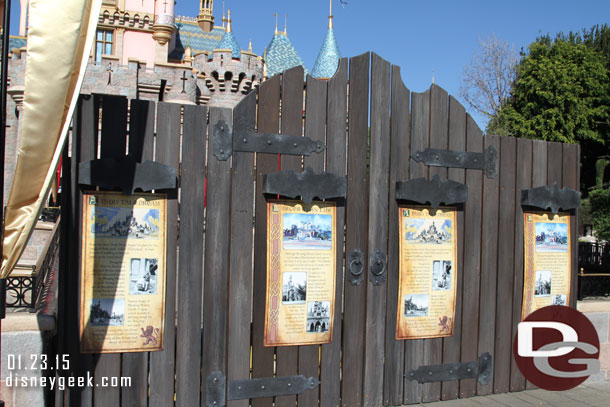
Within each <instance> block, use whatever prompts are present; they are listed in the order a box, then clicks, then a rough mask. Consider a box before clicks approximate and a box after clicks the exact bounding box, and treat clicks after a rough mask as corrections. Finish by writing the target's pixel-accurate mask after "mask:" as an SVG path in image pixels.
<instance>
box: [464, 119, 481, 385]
mask: <svg viewBox="0 0 610 407" xmlns="http://www.w3.org/2000/svg"><path fill="white" fill-rule="evenodd" d="M466 151H469V152H473V153H480V152H482V151H483V133H482V132H481V130H480V129H479V127H478V126H477V124H476V123H475V121H474V120H473V119H472V117H470V116H467V118H466ZM466 185H468V202H467V203H466V205H465V207H464V237H465V239H467V241H468V244H465V245H464V269H463V278H464V280H463V281H464V287H463V291H462V292H463V299H462V351H461V353H462V354H461V360H462V362H470V361H473V360H476V359H477V358H478V356H479V355H478V354H477V350H478V345H477V341H478V339H479V284H480V280H481V204H482V202H483V198H482V194H483V172H482V171H481V170H466ZM476 388H477V381H476V379H467V380H460V397H472V396H474V395H475V393H476Z"/></svg>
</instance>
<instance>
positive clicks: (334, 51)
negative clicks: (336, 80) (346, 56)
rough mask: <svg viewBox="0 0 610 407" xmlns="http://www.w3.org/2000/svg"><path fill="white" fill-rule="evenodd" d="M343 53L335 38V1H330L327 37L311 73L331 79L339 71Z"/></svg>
mask: <svg viewBox="0 0 610 407" xmlns="http://www.w3.org/2000/svg"><path fill="white" fill-rule="evenodd" d="M340 58H341V53H340V52H339V47H338V46H337V40H336V39H335V32H334V30H333V2H332V0H331V1H330V14H329V16H328V31H327V32H326V38H324V43H323V44H322V48H321V49H320V53H319V54H318V58H316V62H315V64H314V66H313V69H312V70H311V75H312V76H313V77H314V78H318V79H329V78H331V77H332V76H333V75H334V74H335V72H336V71H337V67H338V66H339V59H340Z"/></svg>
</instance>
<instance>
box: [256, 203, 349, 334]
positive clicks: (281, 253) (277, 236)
mask: <svg viewBox="0 0 610 407" xmlns="http://www.w3.org/2000/svg"><path fill="white" fill-rule="evenodd" d="M336 248H337V232H336V208H335V204H334V203H332V202H313V203H311V204H305V203H301V202H294V201H292V202H291V201H268V203H267V302H266V310H265V346H289V345H309V344H320V343H330V342H331V341H332V337H333V316H334V309H335V276H336Z"/></svg>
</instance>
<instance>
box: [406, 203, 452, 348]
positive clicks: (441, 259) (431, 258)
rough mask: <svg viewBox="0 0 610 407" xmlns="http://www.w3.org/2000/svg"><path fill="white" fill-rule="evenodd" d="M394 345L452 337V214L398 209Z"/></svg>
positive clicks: (416, 208)
mask: <svg viewBox="0 0 610 407" xmlns="http://www.w3.org/2000/svg"><path fill="white" fill-rule="evenodd" d="M398 210H399V217H398V218H399V219H400V244H399V249H400V261H399V275H400V277H399V286H398V310H397V315H396V339H417V338H438V337H443V336H451V335H452V334H453V323H454V320H455V300H456V292H457V290H456V288H457V287H456V286H457V273H458V270H457V239H456V230H457V217H456V211H455V208H439V209H436V210H435V209H432V208H430V207H425V206H409V207H399V208H398Z"/></svg>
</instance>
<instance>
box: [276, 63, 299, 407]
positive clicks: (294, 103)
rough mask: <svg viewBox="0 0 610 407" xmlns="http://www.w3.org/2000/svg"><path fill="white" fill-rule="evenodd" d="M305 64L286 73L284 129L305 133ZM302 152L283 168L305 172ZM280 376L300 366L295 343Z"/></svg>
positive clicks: (284, 405)
mask: <svg viewBox="0 0 610 407" xmlns="http://www.w3.org/2000/svg"><path fill="white" fill-rule="evenodd" d="M303 76H304V72H303V67H301V66H297V67H295V68H292V69H289V70H287V71H285V72H284V73H283V74H282V103H281V106H282V111H281V133H282V134H285V135H289V136H302V135H303ZM301 160H302V156H300V155H298V156H297V155H285V154H283V155H281V170H295V171H296V172H301ZM276 364H277V375H278V376H292V375H296V374H297V371H298V367H299V349H298V347H295V346H278V347H277V349H276ZM275 403H276V406H277V407H289V406H294V404H295V403H296V396H281V397H276V398H275Z"/></svg>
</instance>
